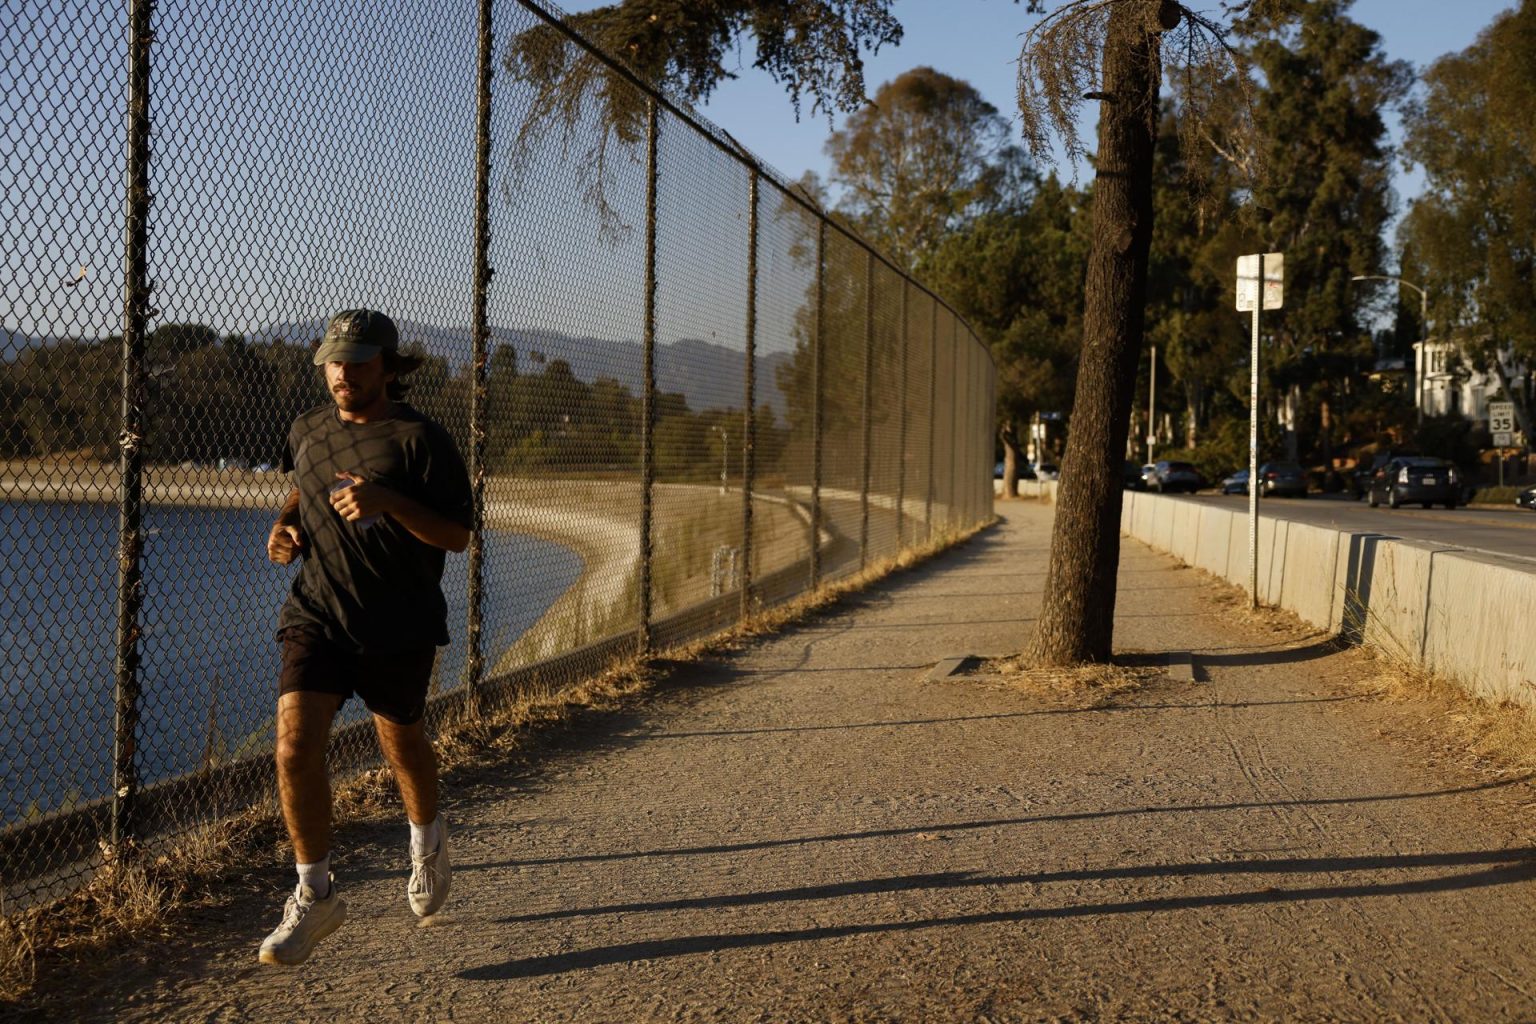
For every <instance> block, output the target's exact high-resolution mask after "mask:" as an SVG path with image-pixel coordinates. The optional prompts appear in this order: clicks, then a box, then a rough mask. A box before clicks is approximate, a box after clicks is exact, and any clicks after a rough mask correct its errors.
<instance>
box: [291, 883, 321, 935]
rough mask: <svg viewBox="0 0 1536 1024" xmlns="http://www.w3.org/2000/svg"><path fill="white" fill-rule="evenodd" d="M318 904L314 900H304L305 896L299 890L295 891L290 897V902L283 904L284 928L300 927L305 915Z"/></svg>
mask: <svg viewBox="0 0 1536 1024" xmlns="http://www.w3.org/2000/svg"><path fill="white" fill-rule="evenodd" d="M316 902H317V901H316V900H313V899H308V900H306V899H304V897H303V895H302V894H301V893H300V892H299V891H298V890H294V892H293V893H291V894H290V895H289V896H288V902H287V903H284V904H283V927H284V928H296V927H298V924H299V922H300V921H302V920H304V915H305V914H307V913H309V910H310V908H311V907H313V906H314V905H315V903H316Z"/></svg>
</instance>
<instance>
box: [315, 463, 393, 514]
mask: <svg viewBox="0 0 1536 1024" xmlns="http://www.w3.org/2000/svg"><path fill="white" fill-rule="evenodd" d="M336 479H337V480H344V481H346V484H345V485H341V484H338V485H337V487H336V489H335V490H333V491H332V492H331V508H333V509H335V510H336V514H337V515H339V516H341V518H343V519H345V520H347V521H348V522H353V523H355V522H357V521H358V520H360V519H368V518H370V517H372V518H377V517H378V516H380V515H383V514H384V513H385V512H393V511H394V509H395V505H396V499H397V498H398V497H399V495H397V494H396V493H395V492H394V491H392V490H390V489H389V488H388V487H385V486H384V485H383V484H375V483H370V482H369V481H367V480H364V479H363V478H362V477H360V476H358V475H357V474H356V473H337V474H336Z"/></svg>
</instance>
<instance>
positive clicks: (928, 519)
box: [923, 296, 939, 540]
mask: <svg viewBox="0 0 1536 1024" xmlns="http://www.w3.org/2000/svg"><path fill="white" fill-rule="evenodd" d="M930 298H932V299H933V301H932V302H930V303H929V304H928V314H929V315H928V494H927V495H926V496H925V497H924V499H923V527H924V529H925V530H926V531H927V536H926V537H924V538H923V539H924V540H932V539H933V470H934V464H933V463H934V458H933V443H934V436H933V434H934V424H935V423H937V422H938V419H939V410H938V406H937V404H936V403H937V402H938V398H939V382H938V373H939V300H938V298H937V297H936V296H930Z"/></svg>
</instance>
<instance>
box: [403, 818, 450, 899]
mask: <svg viewBox="0 0 1536 1024" xmlns="http://www.w3.org/2000/svg"><path fill="white" fill-rule="evenodd" d="M452 879H453V869H452V867H451V866H450V865H449V863H448V819H446V818H444V817H442V816H439V817H438V819H437V849H435V850H433V851H432V852H431V853H429V854H427V855H426V856H425V857H418V856H416V855H415V854H414V853H413V854H411V880H410V883H409V884H407V885H406V887H405V895H406V897H407V898H408V899H409V900H410V901H411V910H413V911H414V912H415V913H416V916H417V917H431V916H432V915H433V914H435V913H437V912H438V910H439V909H440V908H441V907H442V905H443V901H444V900H446V899H447V898H448V884H449V882H451V881H452Z"/></svg>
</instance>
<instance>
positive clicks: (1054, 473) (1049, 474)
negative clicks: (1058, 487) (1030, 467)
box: [1034, 462, 1061, 480]
mask: <svg viewBox="0 0 1536 1024" xmlns="http://www.w3.org/2000/svg"><path fill="white" fill-rule="evenodd" d="M1034 469H1035V476H1037V477H1039V478H1040V479H1041V480H1056V479H1058V478H1060V476H1061V470H1060V469H1058V468H1057V467H1055V466H1053V465H1051V463H1049V462H1037V463H1035V466H1034Z"/></svg>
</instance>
